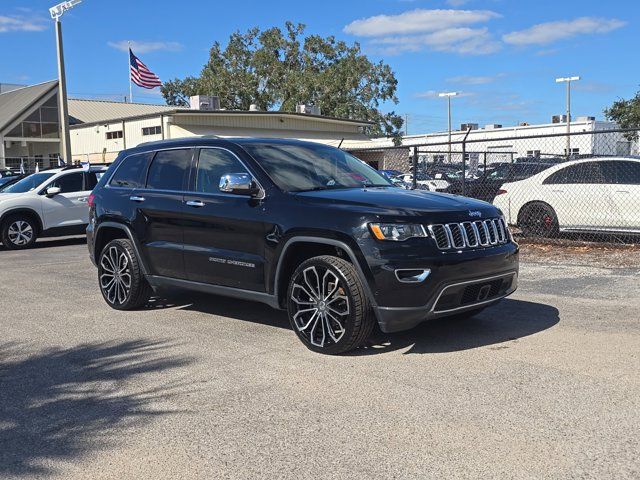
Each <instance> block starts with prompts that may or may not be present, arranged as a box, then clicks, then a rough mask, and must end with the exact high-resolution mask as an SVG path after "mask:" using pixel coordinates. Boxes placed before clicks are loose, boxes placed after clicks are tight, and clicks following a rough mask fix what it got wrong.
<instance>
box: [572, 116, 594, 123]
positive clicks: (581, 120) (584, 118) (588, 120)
mask: <svg viewBox="0 0 640 480" xmlns="http://www.w3.org/2000/svg"><path fill="white" fill-rule="evenodd" d="M575 121H576V122H595V121H596V117H588V116H586V117H576V120H575Z"/></svg>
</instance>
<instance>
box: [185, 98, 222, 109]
mask: <svg viewBox="0 0 640 480" xmlns="http://www.w3.org/2000/svg"><path fill="white" fill-rule="evenodd" d="M189 107H190V108H191V110H204V111H207V112H212V111H214V110H220V97H215V96H213V95H195V96H193V97H189Z"/></svg>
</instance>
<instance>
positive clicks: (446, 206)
mask: <svg viewBox="0 0 640 480" xmlns="http://www.w3.org/2000/svg"><path fill="white" fill-rule="evenodd" d="M296 197H297V198H298V199H299V200H300V201H302V202H305V203H313V204H321V205H323V206H325V207H335V208H347V209H350V210H360V211H362V210H366V211H367V212H371V213H375V214H378V215H398V216H422V215H425V214H440V213H446V212H449V213H450V212H457V213H460V214H461V215H460V217H461V218H468V217H470V216H472V217H473V216H481V217H482V218H487V217H489V216H497V215H498V210H497V209H496V208H495V207H494V206H493V205H491V204H490V203H487V202H482V201H480V200H475V199H473V198H468V197H462V196H459V195H449V194H446V193H438V192H429V191H426V190H405V189H402V188H394V187H376V188H367V189H362V188H348V189H335V190H319V191H314V192H299V193H297V194H296ZM471 212H473V214H472V213H471ZM476 212H480V215H478V214H477V213H476Z"/></svg>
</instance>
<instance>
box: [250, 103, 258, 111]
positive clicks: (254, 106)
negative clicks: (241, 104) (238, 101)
mask: <svg viewBox="0 0 640 480" xmlns="http://www.w3.org/2000/svg"><path fill="white" fill-rule="evenodd" d="M249 111H250V112H259V111H260V107H258V105H256V104H255V103H252V104H251V105H249Z"/></svg>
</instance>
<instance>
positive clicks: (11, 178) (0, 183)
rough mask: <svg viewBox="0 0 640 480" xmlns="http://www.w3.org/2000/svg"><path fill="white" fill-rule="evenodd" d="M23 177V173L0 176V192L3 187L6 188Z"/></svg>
mask: <svg viewBox="0 0 640 480" xmlns="http://www.w3.org/2000/svg"><path fill="white" fill-rule="evenodd" d="M24 177H25V175H20V174H17V175H6V176H1V177H0V192H2V190H3V189H5V188H7V187H8V186H9V185H11V184H13V183H16V182H17V181H18V180H21V179H23V178H24Z"/></svg>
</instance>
